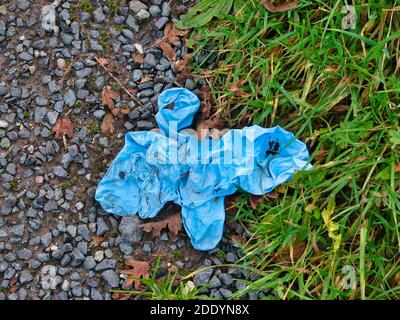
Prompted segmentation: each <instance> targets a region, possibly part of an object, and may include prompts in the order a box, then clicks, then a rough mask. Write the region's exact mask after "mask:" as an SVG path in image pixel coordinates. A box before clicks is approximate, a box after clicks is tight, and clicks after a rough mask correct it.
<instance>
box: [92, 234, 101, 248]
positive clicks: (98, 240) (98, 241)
mask: <svg viewBox="0 0 400 320" xmlns="http://www.w3.org/2000/svg"><path fill="white" fill-rule="evenodd" d="M103 241H104V237H98V236H93V237H92V241H91V242H90V245H91V246H92V247H98V246H99V245H100V244H101V243H102V242H103Z"/></svg>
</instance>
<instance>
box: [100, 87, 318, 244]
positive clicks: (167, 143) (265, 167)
mask: <svg viewBox="0 0 400 320" xmlns="http://www.w3.org/2000/svg"><path fill="white" fill-rule="evenodd" d="M158 107H159V111H158V113H157V115H156V121H157V124H158V126H159V128H160V129H161V130H158V132H157V131H140V132H129V133H127V134H126V136H125V145H124V147H123V148H122V150H121V151H120V152H119V154H118V155H117V157H116V158H115V159H114V160H113V162H112V163H111V165H110V167H109V168H108V170H107V173H106V174H105V176H104V177H103V179H102V180H101V181H100V183H99V185H98V187H97V190H96V195H95V199H96V200H97V201H98V202H99V203H100V204H101V206H102V207H103V209H104V210H105V211H107V212H109V213H113V214H117V215H120V216H131V215H134V214H136V213H138V214H139V216H140V217H141V218H152V217H154V216H155V215H157V213H158V212H159V211H160V210H161V209H162V207H163V206H164V205H165V204H166V203H167V202H170V201H172V202H174V203H176V204H178V205H180V206H182V222H183V226H184V228H185V230H186V232H187V234H188V235H189V237H190V239H191V242H192V245H193V247H195V248H196V249H198V250H211V249H213V248H215V247H216V246H217V245H218V243H219V241H220V240H221V237H222V233H223V228H224V220H225V208H224V197H225V196H227V195H230V194H233V193H235V192H236V191H237V189H238V188H240V189H242V190H244V191H247V192H249V193H251V194H255V195H262V194H265V193H267V192H271V191H272V190H273V189H274V188H276V187H277V186H278V185H280V184H282V183H285V182H286V181H288V180H290V179H292V178H293V172H294V171H298V170H310V169H311V168H312V166H311V165H310V164H309V163H308V162H309V153H308V150H307V147H306V145H305V144H304V143H303V142H301V141H299V140H297V139H296V138H295V137H294V135H293V134H291V133H290V132H287V131H285V130H284V129H282V128H281V127H279V126H276V127H274V128H262V127H259V126H251V127H245V128H243V129H232V130H229V131H228V132H226V133H225V134H224V135H223V136H222V137H221V138H220V139H219V140H213V139H210V138H206V139H204V140H198V139H197V136H196V135H193V134H190V133H188V132H185V130H183V131H181V130H182V129H184V128H188V127H189V126H190V125H191V124H192V122H193V118H194V116H195V114H196V112H197V111H198V109H199V107H200V101H199V99H198V98H197V96H196V95H194V94H193V93H192V92H190V91H189V90H187V89H184V88H174V89H169V90H166V91H164V92H163V93H162V94H161V95H160V96H159V99H158Z"/></svg>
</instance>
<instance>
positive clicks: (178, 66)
mask: <svg viewBox="0 0 400 320" xmlns="http://www.w3.org/2000/svg"><path fill="white" fill-rule="evenodd" d="M191 57H192V56H191V55H190V54H185V55H184V56H183V58H182V59H180V60H178V61H177V62H175V70H176V71H178V72H183V71H185V70H187V69H188V66H189V62H190V58H191Z"/></svg>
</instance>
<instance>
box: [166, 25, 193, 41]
mask: <svg viewBox="0 0 400 320" xmlns="http://www.w3.org/2000/svg"><path fill="white" fill-rule="evenodd" d="M188 33H189V30H180V29H177V28H175V26H174V25H173V24H172V23H168V24H167V25H166V26H165V28H164V39H166V40H168V41H169V42H171V43H172V44H173V45H174V46H179V45H180V44H181V41H180V39H179V37H184V36H186V35H187V34H188Z"/></svg>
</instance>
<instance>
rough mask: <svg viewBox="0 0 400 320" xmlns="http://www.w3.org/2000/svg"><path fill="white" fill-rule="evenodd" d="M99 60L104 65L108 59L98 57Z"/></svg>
mask: <svg viewBox="0 0 400 320" xmlns="http://www.w3.org/2000/svg"><path fill="white" fill-rule="evenodd" d="M99 62H100V63H101V64H102V65H104V66H105V67H106V66H107V65H108V64H109V62H108V59H106V58H99Z"/></svg>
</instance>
